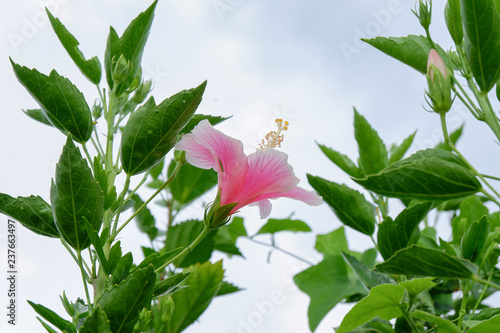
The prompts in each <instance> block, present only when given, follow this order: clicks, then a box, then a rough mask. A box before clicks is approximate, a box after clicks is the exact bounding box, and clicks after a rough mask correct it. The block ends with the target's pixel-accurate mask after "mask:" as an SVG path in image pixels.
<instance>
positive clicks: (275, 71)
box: [0, 0, 498, 333]
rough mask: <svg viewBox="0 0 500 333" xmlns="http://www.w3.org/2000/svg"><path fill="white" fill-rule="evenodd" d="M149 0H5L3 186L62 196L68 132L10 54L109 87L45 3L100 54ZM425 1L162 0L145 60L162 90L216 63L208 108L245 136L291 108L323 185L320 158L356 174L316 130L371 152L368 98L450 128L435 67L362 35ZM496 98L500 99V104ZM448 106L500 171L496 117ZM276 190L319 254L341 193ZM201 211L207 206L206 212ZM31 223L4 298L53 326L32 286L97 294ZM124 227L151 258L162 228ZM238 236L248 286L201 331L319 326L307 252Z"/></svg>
mask: <svg viewBox="0 0 500 333" xmlns="http://www.w3.org/2000/svg"><path fill="white" fill-rule="evenodd" d="M150 3H151V1H149V0H148V1H142V0H141V1H132V0H102V1H97V0H92V1H76V0H51V1H38V0H25V1H9V2H7V1H2V2H1V3H0V31H1V36H2V38H0V59H2V61H0V74H1V76H0V78H1V79H0V91H1V98H2V100H3V105H2V111H0V116H1V117H2V121H0V156H1V158H0V163H1V166H0V170H1V172H0V192H4V193H8V194H10V195H12V196H28V195H30V194H35V195H41V196H42V197H43V198H44V199H45V200H46V201H48V202H49V186H50V179H51V178H52V177H53V175H54V169H55V164H56V162H57V161H58V159H59V155H60V152H61V149H62V146H63V144H64V141H65V137H64V136H63V135H61V134H60V133H59V132H58V131H57V130H54V129H52V128H49V127H46V126H44V125H41V124H38V123H36V122H35V121H32V120H31V119H29V118H28V117H27V116H25V115H24V114H23V113H22V112H21V109H27V108H35V107H37V105H36V103H35V102H34V101H33V100H32V99H31V97H30V96H29V94H28V93H27V92H26V91H25V89H24V88H23V87H22V86H21V85H20V84H18V82H17V80H16V78H15V76H14V74H13V71H12V68H11V65H10V63H9V61H8V56H11V57H12V58H13V60H14V61H15V62H17V63H20V64H22V65H25V66H28V67H30V68H31V67H36V68H37V69H38V70H40V71H41V72H43V73H46V74H47V73H48V72H49V71H50V70H51V69H52V68H56V69H57V71H58V72H59V73H60V74H61V75H64V76H67V77H68V78H70V79H71V80H72V81H73V82H74V83H75V84H76V85H77V87H79V89H80V90H82V91H83V92H84V94H85V96H86V98H87V102H88V103H89V105H92V104H93V100H94V99H95V98H96V95H97V92H96V90H95V88H94V87H93V86H92V84H90V83H89V82H88V81H87V80H86V79H85V78H83V77H82V75H81V74H80V72H79V71H78V69H77V68H76V66H74V64H73V63H72V61H71V59H70V58H69V56H68V55H67V54H66V51H65V50H64V49H63V48H62V46H61V45H60V44H59V41H58V39H57V37H56V36H55V34H54V33H53V31H52V28H51V27H50V24H49V23H48V20H47V19H46V17H45V13H44V10H43V5H44V4H47V6H49V9H50V10H51V11H52V13H53V14H54V15H55V16H56V17H58V18H60V19H61V21H62V22H63V23H64V24H65V25H66V27H67V28H68V29H69V31H70V32H72V33H73V34H74V35H75V36H76V37H77V39H78V40H79V41H80V49H81V50H82V52H83V53H84V54H85V56H86V57H87V58H90V57H93V56H94V55H97V56H98V57H99V58H100V60H101V61H103V54H104V48H105V41H106V38H107V33H108V31H109V25H113V27H115V29H116V30H117V31H118V33H119V34H121V33H122V32H123V30H124V29H125V27H126V26H127V25H128V23H129V22H130V20H132V19H133V18H134V17H135V16H136V15H137V14H138V13H139V12H140V11H143V10H145V9H146V8H147V7H148V6H149V5H150ZM443 3H444V1H435V3H434V9H435V11H434V16H433V19H434V23H433V25H432V26H431V32H432V33H433V35H434V38H435V40H437V41H438V42H440V43H441V45H442V46H443V47H444V48H445V49H447V48H449V46H450V43H451V40H450V38H448V37H447V34H445V33H443V32H444V30H443V29H444V22H443V19H442V16H443V14H442V13H443V6H444V5H443ZM413 5H414V3H413V2H412V1H410V2H407V1H397V0H389V1H388V0H384V1H369V0H364V1H335V2H334V1H326V0H322V1H321V0H319V1H297V0H295V1H290V0H289V1H282V0H280V1H263V0H254V1H245V0H209V1H201V0H191V1H179V0H178V1H165V0H161V1H160V2H159V4H158V6H157V9H156V16H155V20H154V22H153V26H152V30H151V34H150V37H149V40H148V44H147V46H146V49H145V52H144V57H143V71H144V73H145V76H146V77H149V78H152V79H153V81H154V85H155V89H154V91H153V93H154V96H155V98H156V100H157V101H159V100H163V99H164V98H166V97H168V96H170V95H172V94H174V93H176V92H177V91H180V90H182V89H185V88H191V87H194V86H197V85H198V84H200V83H201V82H202V81H203V80H205V79H207V80H208V87H207V90H206V92H205V95H204V100H203V102H202V104H201V105H200V108H199V112H201V113H210V114H214V115H222V116H229V115H233V118H231V119H230V120H228V121H226V122H225V123H223V124H221V125H220V126H219V127H218V128H219V129H221V130H223V131H224V132H226V133H227V134H229V135H232V136H234V137H237V138H239V139H241V140H242V141H243V142H244V143H245V145H246V148H247V149H248V151H251V150H252V149H254V148H255V146H256V144H257V141H258V140H259V139H260V138H261V137H262V136H263V135H264V134H265V133H266V132H267V131H268V130H270V124H271V122H272V121H273V120H274V118H276V117H277V116H279V117H282V118H286V119H288V120H289V121H290V123H291V125H290V129H289V131H288V132H287V133H286V135H285V136H286V138H285V142H284V144H283V148H282V150H283V151H284V152H286V153H288V154H289V161H290V163H291V164H292V165H293V167H294V170H295V172H296V174H297V176H298V177H299V178H300V179H301V180H302V181H301V185H302V186H303V187H306V188H310V187H309V185H308V184H307V180H306V173H311V174H314V175H320V176H322V177H324V178H327V179H331V180H334V181H336V182H340V183H342V182H346V183H348V184H351V185H352V182H351V181H350V180H349V179H348V177H346V176H345V175H344V174H342V172H340V171H339V169H338V168H336V167H335V166H333V165H332V164H331V163H330V162H329V161H328V160H327V159H326V158H325V157H323V156H322V153H321V152H320V150H319V149H318V148H317V146H316V144H315V140H316V141H318V142H320V143H323V144H326V145H327V146H330V147H333V148H335V149H337V150H339V151H342V152H344V153H346V154H347V155H349V156H350V157H351V158H353V159H356V158H357V153H356V150H355V147H356V144H355V141H354V138H353V129H352V119H353V112H352V106H356V108H357V109H358V111H359V112H360V113H361V114H363V115H364V116H365V117H366V118H367V119H368V121H369V122H370V123H371V124H372V125H373V126H374V127H375V128H376V129H377V130H378V131H379V134H381V136H382V138H383V139H384V141H385V143H386V144H388V145H390V144H391V143H392V142H401V140H402V139H403V138H405V137H406V136H408V135H409V134H410V133H411V132H413V131H414V130H415V129H417V128H418V134H417V137H416V140H415V144H414V145H413V147H412V148H413V150H416V149H417V148H426V147H430V146H433V145H434V144H436V143H437V142H438V141H440V140H441V136H440V126H439V119H438V116H437V115H435V114H431V113H428V112H426V111H424V110H423V108H422V104H423V103H424V99H423V94H424V89H425V79H424V77H423V76H421V75H420V74H418V73H417V72H416V71H414V70H412V69H410V68H408V67H407V66H405V65H403V64H401V63H399V62H397V61H395V60H393V59H391V58H389V57H387V56H385V55H383V54H382V53H381V52H379V51H377V50H375V49H373V48H371V47H369V46H366V47H364V45H363V44H361V43H360V42H359V41H357V38H359V37H366V36H368V37H373V36H375V35H382V36H404V35H407V34H421V33H422V30H421V28H420V27H419V26H418V24H417V19H416V18H415V17H414V16H413V14H412V13H411V11H410V9H411V7H412V6H413ZM217 6H218V7H217ZM224 6H225V7H224ZM217 8H219V10H218V9H217ZM221 8H226V9H227V10H225V11H224V10H222V9H221ZM387 14H389V15H387ZM360 31H361V32H363V31H364V34H365V35H361V34H360V33H359V32H360ZM341 46H343V47H351V48H353V49H355V50H356V53H353V54H351V55H346V54H345V52H344V53H343V52H342V49H341ZM102 82H103V83H104V79H103V81H102ZM496 106H497V108H498V104H496ZM449 119H450V121H449V122H450V127H452V128H454V127H457V126H458V125H459V124H461V123H462V122H463V121H468V122H469V123H468V124H467V126H466V127H465V133H464V136H463V139H462V141H461V143H460V145H459V147H461V148H462V150H463V152H464V154H465V155H466V156H467V157H468V158H470V160H471V161H473V163H476V165H477V166H478V168H479V169H480V170H481V171H483V172H484V173H491V174H494V173H495V171H496V170H497V168H496V165H497V162H498V160H497V159H495V160H493V159H492V158H491V157H489V156H488V157H486V155H484V154H485V151H486V150H487V149H498V147H497V145H496V144H495V143H494V142H493V136H492V135H491V134H490V132H488V131H485V130H484V129H485V126H484V125H482V124H476V123H474V122H472V120H473V118H472V117H471V116H470V114H468V113H467V111H465V109H464V108H463V107H462V106H461V105H459V104H458V103H457V104H456V105H455V106H454V108H453V109H452V112H451V113H450V116H449ZM492 162H496V163H492ZM353 186H354V185H353ZM208 200H210V198H208ZM273 205H274V210H273V213H272V215H271V216H272V217H274V218H284V217H286V216H288V215H289V214H290V213H291V212H293V211H294V212H295V215H294V217H295V218H299V219H302V220H304V221H306V222H308V223H309V224H310V225H311V227H312V228H313V230H314V234H310V235H307V234H304V235H302V234H291V235H290V234H287V235H282V236H279V237H278V244H279V245H280V246H281V247H283V248H285V249H288V250H290V251H292V252H294V253H297V254H300V255H301V256H303V257H309V258H313V259H312V260H314V261H316V262H317V261H318V260H320V257H319V256H318V254H317V253H315V252H314V250H313V247H314V241H315V237H314V235H315V234H318V233H327V232H330V231H332V230H333V229H336V228H338V227H340V223H339V222H338V221H337V219H336V217H335V216H334V215H333V213H332V212H331V211H330V210H329V208H328V207H327V206H326V205H323V206H322V207H308V206H306V205H305V204H302V203H296V202H294V201H291V200H289V201H288V200H287V199H284V200H279V201H275V202H274V203H273ZM395 209H397V207H396V208H395ZM154 212H155V213H156V215H157V216H158V218H159V219H160V220H161V214H164V212H163V211H162V210H161V209H156V208H155V209H154ZM200 212H201V209H200V208H197V209H195V210H194V213H193V214H198V213H200ZM242 214H243V216H245V217H246V226H247V229H248V230H250V231H251V232H252V231H253V232H255V231H257V230H258V229H259V228H260V226H261V225H262V223H263V221H261V220H259V218H258V210H257V208H255V207H254V208H251V207H250V208H245V209H244V210H243V211H242ZM0 220H3V221H5V222H7V217H5V216H0ZM0 225H1V227H0V239H1V240H2V241H1V243H0V244H1V247H0V268H1V269H2V271H3V272H5V271H6V268H5V266H4V265H5V262H6V255H5V253H6V251H5V250H4V249H5V239H6V237H5V235H6V233H5V231H6V228H5V227H4V226H3V225H5V224H4V223H2V222H0ZM443 232H444V233H443V237H445V238H446V237H447V236H448V235H449V231H448V230H447V229H446V228H444V229H443ZM348 237H349V239H350V247H351V248H352V249H354V250H363V249H366V248H369V247H370V245H371V243H370V241H369V239H368V238H367V237H364V236H359V235H358V234H357V233H355V232H352V231H350V230H349V231H348ZM17 239H18V243H17V244H18V249H19V251H18V261H19V275H18V286H17V288H18V292H19V295H18V298H17V304H18V306H19V310H18V317H17V319H18V326H16V328H15V329H13V328H12V327H11V326H10V325H9V326H7V325H6V319H5V315H4V314H3V313H4V312H5V310H2V315H1V316H0V318H2V319H1V320H0V330H1V331H2V332H5V331H7V332H38V331H40V332H41V331H42V330H43V329H42V327H41V325H40V324H39V323H38V322H37V320H36V319H35V313H34V311H33V310H32V309H31V307H29V305H28V304H27V303H26V300H27V299H29V300H32V301H34V302H35V303H41V304H43V305H45V306H47V307H49V308H51V309H53V310H55V311H56V312H58V313H59V314H64V310H63V309H62V306H61V304H60V302H59V297H58V295H60V294H62V291H63V290H65V291H66V294H67V295H68V297H69V298H70V300H75V299H76V297H82V298H83V296H84V293H83V288H82V283H81V280H80V274H79V271H78V268H77V267H76V265H75V264H74V262H73V261H72V260H71V258H70V256H69V255H68V254H67V252H66V251H65V250H64V249H63V247H62V245H61V244H60V242H59V241H57V240H53V239H47V238H44V237H41V236H37V235H35V234H33V233H31V232H29V231H27V230H26V229H24V228H22V227H21V226H20V225H18V234H17ZM121 240H122V246H123V247H124V251H132V252H133V254H134V258H135V261H136V262H138V261H139V260H140V259H142V255H141V252H140V246H141V245H146V244H147V239H146V237H143V236H142V235H141V234H140V233H139V232H138V230H137V228H136V227H135V225H132V224H131V225H130V226H129V227H127V229H126V230H125V232H123V234H122V235H121ZM262 240H265V239H262ZM238 245H239V246H240V248H241V250H242V252H243V254H244V255H245V257H246V260H243V259H241V258H235V259H231V260H227V259H226V258H225V257H224V256H222V257H223V258H224V267H225V269H226V276H227V277H228V280H229V281H231V282H233V283H234V284H236V285H238V286H241V287H243V288H245V289H246V290H245V291H243V292H240V293H237V294H233V295H230V296H225V297H221V298H218V299H216V300H215V301H214V302H213V303H212V304H211V305H210V307H209V309H208V311H206V312H205V314H204V315H203V316H202V317H201V320H200V321H199V323H196V324H194V325H192V326H191V327H189V328H188V329H187V330H186V332H188V333H197V332H215V331H217V332H238V333H239V332H245V333H247V332H248V333H251V332H259V333H267V332H307V331H308V324H307V307H308V304H309V298H308V296H306V295H305V294H303V293H302V292H300V291H299V290H298V289H297V288H296V287H295V286H294V284H293V283H291V282H290V276H293V275H294V274H295V273H297V272H299V271H300V270H302V269H304V268H306V267H305V266H304V265H303V264H302V263H301V262H298V261H296V260H294V259H292V258H289V257H286V256H284V255H281V254H279V253H276V252H275V253H274V254H273V256H272V259H271V263H270V264H267V263H266V257H267V250H268V249H267V248H264V247H262V246H257V245H255V244H252V243H250V242H248V241H245V240H243V241H241V242H239V244H238ZM4 280H5V279H4V278H1V279H0V281H1V282H0V295H1V296H0V304H4V303H5V301H6V295H5V294H6V292H5V291H6V284H5V281H4ZM275 293H282V294H283V296H282V300H283V302H282V303H281V304H276V306H275V307H274V308H273V310H272V311H270V312H272V313H263V312H262V310H259V306H258V305H257V304H263V303H265V302H266V301H269V300H271V299H272V295H274V294H275ZM2 308H3V305H2ZM348 308H349V307H348V306H344V305H340V306H337V308H335V310H334V311H332V312H330V314H329V315H328V316H327V317H325V319H324V320H323V321H322V323H321V324H320V326H319V327H318V329H317V331H316V332H320V333H323V332H332V327H333V326H338V325H339V324H340V321H341V319H342V317H343V314H345V312H346V311H347V309H348ZM259 311H260V315H259V314H258V313H259ZM256 313H257V314H256ZM259 318H260V319H261V320H259ZM249 320H250V322H251V323H253V324H255V325H254V326H255V327H252V326H249V327H250V328H251V329H250V330H249V329H243V328H241V327H242V326H241V323H242V321H245V322H249ZM252 320H253V321H252ZM257 321H260V322H257Z"/></svg>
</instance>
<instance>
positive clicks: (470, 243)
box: [462, 216, 490, 262]
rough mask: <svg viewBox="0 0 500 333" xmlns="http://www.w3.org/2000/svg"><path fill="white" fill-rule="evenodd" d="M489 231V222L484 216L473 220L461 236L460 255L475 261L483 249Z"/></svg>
mask: <svg viewBox="0 0 500 333" xmlns="http://www.w3.org/2000/svg"><path fill="white" fill-rule="evenodd" d="M489 233H490V223H489V222H488V219H487V218H486V216H483V217H482V218H481V219H480V220H479V221H474V222H472V224H471V225H470V227H469V229H468V230H467V231H466V232H465V234H464V237H463V238H462V257H463V258H464V259H469V260H470V261H472V262H475V261H476V259H477V258H478V257H479V255H480V254H481V251H483V248H484V246H485V244H486V239H487V238H488V235H489Z"/></svg>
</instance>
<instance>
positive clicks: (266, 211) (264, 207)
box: [249, 200, 273, 219]
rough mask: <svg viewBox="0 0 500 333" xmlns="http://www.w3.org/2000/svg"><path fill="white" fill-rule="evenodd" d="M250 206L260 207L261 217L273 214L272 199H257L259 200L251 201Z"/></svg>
mask: <svg viewBox="0 0 500 333" xmlns="http://www.w3.org/2000/svg"><path fill="white" fill-rule="evenodd" d="M249 206H257V207H259V212H260V218H261V219H265V218H266V217H268V216H269V215H271V209H272V208H273V205H272V204H271V201H269V200H261V201H257V202H254V203H251V204H250V205H249Z"/></svg>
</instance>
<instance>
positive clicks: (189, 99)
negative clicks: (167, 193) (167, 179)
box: [121, 81, 206, 175]
mask: <svg viewBox="0 0 500 333" xmlns="http://www.w3.org/2000/svg"><path fill="white" fill-rule="evenodd" d="M205 86H206V81H205V82H203V83H202V84H201V85H200V86H198V87H196V88H194V89H190V90H183V91H181V92H179V93H177V94H175V95H173V96H171V97H170V98H167V99H166V100H164V101H163V102H162V103H160V104H159V105H158V106H156V103H155V101H154V98H153V97H151V98H150V99H149V100H148V101H147V102H146V103H145V104H144V105H142V106H141V107H140V108H139V109H137V111H135V112H134V113H133V114H132V115H131V116H130V119H129V120H128V122H127V125H125V128H124V129H123V135H122V141H121V160H122V164H123V170H124V171H125V172H126V173H127V174H129V175H136V174H139V173H141V172H144V171H146V170H149V169H151V168H152V167H154V166H155V165H156V164H158V163H159V162H160V161H161V160H162V159H163V157H164V156H165V155H166V154H167V153H168V152H169V151H170V150H171V149H172V148H173V147H174V145H175V144H176V143H177V136H178V135H179V133H180V131H181V130H182V129H183V128H184V126H185V125H186V124H187V123H188V121H189V119H190V118H191V117H192V115H193V114H194V112H195V111H196V108H197V107H198V105H199V104H200V102H201V99H202V96H203V92H204V91H205Z"/></svg>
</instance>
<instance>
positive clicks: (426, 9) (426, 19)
mask: <svg viewBox="0 0 500 333" xmlns="http://www.w3.org/2000/svg"><path fill="white" fill-rule="evenodd" d="M411 11H412V12H413V14H415V16H416V17H417V18H418V20H419V22H420V25H421V26H422V27H423V28H424V29H425V31H428V30H429V26H430V25H431V16H432V15H431V14H432V0H419V3H418V9H417V8H415V9H412V10H411Z"/></svg>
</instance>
